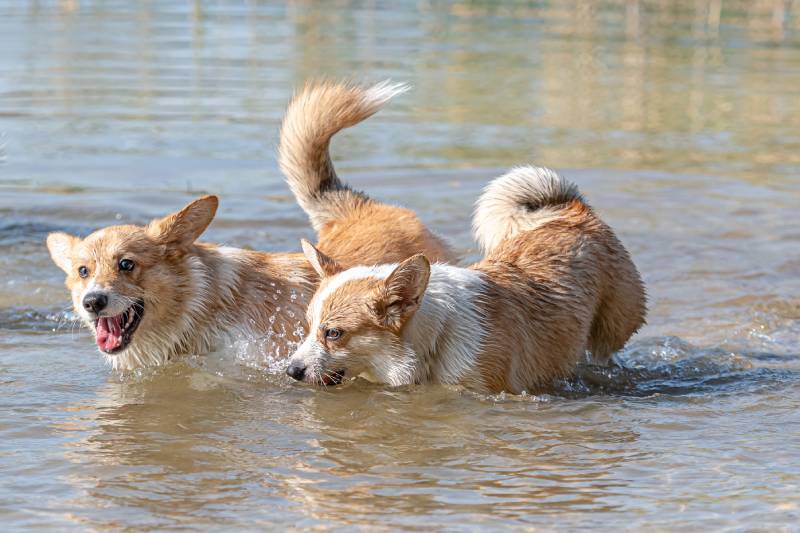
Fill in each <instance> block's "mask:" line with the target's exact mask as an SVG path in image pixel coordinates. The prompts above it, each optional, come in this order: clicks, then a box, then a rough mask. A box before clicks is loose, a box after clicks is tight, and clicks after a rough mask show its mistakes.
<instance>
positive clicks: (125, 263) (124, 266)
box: [119, 259, 133, 272]
mask: <svg viewBox="0 0 800 533" xmlns="http://www.w3.org/2000/svg"><path fill="white" fill-rule="evenodd" d="M119 269H120V270H124V271H125V272H130V271H131V270H133V261H131V260H130V259H122V260H121V261H120V262H119Z"/></svg>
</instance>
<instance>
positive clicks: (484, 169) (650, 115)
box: [0, 0, 800, 530]
mask: <svg viewBox="0 0 800 533" xmlns="http://www.w3.org/2000/svg"><path fill="white" fill-rule="evenodd" d="M320 77H330V78H334V79H342V78H347V79H355V80H362V81H367V82H369V81H379V80H383V79H387V78H391V79H393V80H395V81H398V82H408V83H410V84H411V85H412V86H413V90H412V91H411V92H410V93H408V94H405V95H403V96H401V97H398V98H397V99H396V100H395V101H393V102H391V104H389V105H388V106H387V107H386V109H384V110H383V111H381V112H380V113H379V114H377V115H376V116H374V117H373V118H371V119H369V120H368V121H367V122H365V123H363V124H360V125H358V126H357V127H355V128H353V129H352V130H348V131H346V132H343V133H342V134H340V135H339V136H337V137H336V138H335V140H334V143H333V157H334V161H335V163H336V165H337V168H338V170H339V173H340V175H341V176H342V177H343V178H344V179H345V180H346V181H348V182H350V183H352V184H354V185H355V186H357V187H358V188H362V189H365V190H366V191H367V192H368V193H369V194H371V195H372V196H374V197H376V198H379V199H381V200H385V201H389V202H393V203H398V204H402V205H406V206H408V207H411V208H413V209H415V210H416V211H417V212H418V213H419V214H420V216H421V217H422V218H423V219H424V220H425V222H426V223H428V225H429V226H430V227H432V228H433V229H434V230H436V231H438V232H440V233H442V234H443V235H445V236H446V237H448V238H449V239H450V240H451V241H452V242H453V244H454V245H455V247H456V248H457V249H458V250H459V251H460V252H462V253H463V255H464V258H465V261H468V260H471V259H475V258H477V256H478V254H477V251H476V250H475V246H474V243H473V241H472V238H471V236H470V233H469V224H470V216H471V208H472V203H473V202H474V200H475V198H476V197H477V195H478V194H479V192H480V190H481V188H482V187H483V186H484V185H485V184H486V183H487V182H488V180H489V179H491V178H492V177H494V176H497V175H498V174H500V173H502V172H503V171H505V170H506V169H507V168H509V167H510V166H513V165H518V164H526V163H534V164H538V165H546V166H550V167H554V168H556V169H558V170H559V171H560V172H562V173H563V174H564V175H565V176H566V177H568V178H570V179H572V180H574V181H576V182H577V183H578V185H579V186H580V187H581V189H582V190H583V192H584V193H585V195H586V196H587V198H588V200H589V202H590V203H591V204H592V205H593V206H594V207H595V208H596V209H597V210H598V212H599V213H600V214H601V216H602V217H603V218H604V219H605V220H606V221H607V222H609V223H610V224H611V225H612V226H613V227H614V228H615V230H616V231H617V232H618V234H619V235H620V237H621V239H622V240H623V242H624V243H625V244H626V246H627V247H628V248H629V250H630V251H631V253H632V255H633V258H634V260H635V262H636V263H637V265H638V266H639V268H640V270H641V272H642V275H643V277H644V279H645V281H646V283H647V285H648V291H649V295H650V313H649V324H648V326H647V327H645V328H644V329H643V330H642V331H641V332H640V333H639V334H638V335H637V336H636V337H635V338H634V339H633V340H632V342H631V343H630V345H629V347H628V348H627V349H626V350H624V351H623V352H622V353H620V354H619V355H618V357H617V360H618V362H619V363H620V365H621V369H617V370H614V371H608V370H602V369H591V368H589V369H586V373H585V375H584V376H583V377H581V378H579V379H577V380H576V381H575V382H571V383H568V384H565V385H564V389H563V391H562V392H563V394H560V395H555V396H548V397H533V398H530V397H528V398H522V399H509V398H505V397H492V398H479V397H474V396H470V395H465V394H461V393H458V392H454V391H449V390H414V391H410V392H409V391H395V390H387V389H383V388H375V387H370V386H367V385H364V384H355V385H353V386H350V387H345V388H344V389H343V390H339V391H329V392H324V393H320V392H317V391H314V390H311V389H307V388H302V387H299V386H295V385H293V384H290V383H288V382H287V381H286V380H285V379H284V378H283V376H282V375H281V373H280V368H278V367H275V366H273V367H270V366H269V363H270V361H271V360H270V358H269V356H268V354H265V355H264V356H263V357H262V358H257V359H252V358H248V357H245V356H244V355H243V354H241V353H238V352H236V351H235V350H234V351H233V352H230V351H228V353H223V354H218V355H217V356H215V357H208V358H192V359H189V360H188V361H187V362H183V363H179V364H175V365H172V366H171V367H169V368H167V369H162V370H159V371H154V372H152V373H145V374H142V375H137V376H120V375H116V374H112V373H111V372H110V370H109V369H108V368H106V367H105V366H104V365H103V362H102V360H101V358H100V357H99V356H98V354H97V353H96V352H95V350H94V347H93V345H92V342H91V338H90V335H89V333H88V332H86V331H85V330H81V329H80V328H79V327H78V325H77V324H76V322H75V321H74V319H75V315H74V314H73V313H72V311H71V308H70V304H69V296H68V293H67V291H66V290H65V289H64V287H63V285H62V283H63V273H62V272H61V271H59V270H58V269H57V268H56V267H55V265H53V264H52V263H51V261H50V259H49V257H48V255H47V252H46V250H45V248H44V245H43V241H44V238H45V236H46V234H47V233H48V232H49V231H54V230H66V231H70V232H73V233H76V234H79V235H86V234H88V233H89V232H90V231H92V230H93V229H96V228H98V227H101V226H105V225H108V224H114V223H120V222H133V223H143V222H146V221H147V220H149V219H150V218H152V217H156V216H161V215H164V214H165V213H168V212H170V211H172V210H174V209H176V208H178V207H180V206H181V205H183V204H184V203H186V202H188V201H189V200H191V199H192V198H193V197H195V196H197V195H199V194H201V193H206V192H209V193H216V194H220V195H221V201H222V204H221V208H220V211H219V213H218V216H217V219H216V220H215V222H214V223H213V225H212V226H211V228H210V229H209V230H208V232H207V233H206V238H207V239H208V240H210V241H215V242H221V243H225V244H229V245H235V246H248V247H253V248H257V249H264V250H281V251H285V250H298V249H299V239H300V238H301V237H307V238H311V237H312V236H313V235H312V232H311V231H310V229H309V228H308V223H307V220H306V218H305V216H304V215H303V213H302V212H301V211H300V209H299V208H298V207H297V206H296V205H295V203H294V200H293V199H292V197H291V196H290V194H289V192H288V190H287V188H286V186H285V185H284V183H283V181H282V177H281V175H280V173H279V171H278V168H277V164H276V161H275V147H276V145H277V142H278V138H277V133H278V127H279V123H280V120H281V117H282V114H283V111H284V109H285V105H286V102H287V100H288V99H289V98H290V96H291V94H292V92H293V90H294V89H295V88H296V87H298V86H300V85H301V84H302V83H304V81H306V80H308V79H313V78H320ZM799 132H800V1H798V0H752V1H745V0H651V1H636V0H606V1H603V2H591V1H570V0H565V1H538V2H527V1H508V2H481V1H474V2H458V1H449V2H426V1H418V2H394V1H364V2H357V1H343V0H333V1H325V2H322V1H320V2H314V1H291V2H270V1H255V0H252V1H247V2H244V1H242V2H201V1H195V2H191V1H176V0H164V1H159V2H156V1H149V2H148V1H142V2H132V1H112V0H107V1H102V0H96V1H88V0H70V1H54V2H45V1H33V0H31V1H23V0H17V1H15V0H0V269H2V272H3V275H2V276H0V476H2V478H3V479H2V481H3V482H2V483H0V518H2V521H3V522H4V523H5V524H6V525H8V526H9V527H13V528H23V527H25V528H33V527H41V528H50V529H52V528H78V529H80V528H100V529H131V528H151V527H156V528H167V527H186V528H198V527H209V526H216V527H223V528H225V527H228V528H242V527H267V526H270V527H278V526H285V527H290V526H298V527H332V528H346V527H347V526H348V525H352V524H362V525H370V526H373V527H378V528H380V527H405V528H410V529H413V528H428V527H437V526H438V527H443V528H447V527H461V526H463V525H464V524H474V527H475V528H478V527H487V528H499V527H504V528H507V527H519V528H529V527H536V528H545V529H547V528H552V527H553V524H558V529H574V528H587V527H601V528H604V529H612V530H623V529H626V528H631V529H642V528H645V529H658V528H662V529H674V528H678V527H681V528H684V529H686V530H692V529H693V528H696V529H701V530H709V529H724V528H743V529H749V528H766V529H770V530H776V529H781V528H784V529H786V528H788V527H790V526H788V525H787V524H790V523H796V522H797V520H798V519H800V515H799V514H798V513H799V512H800V510H798V505H797V503H796V494H797V489H798V486H800V470H799V469H798V465H800V461H798V457H800V449H798V447H799V446H800V443H798V442H797V439H796V438H795V437H796V433H797V432H796V428H797V427H800V418H798V417H799V416H800V415H798V413H800V409H799V408H800V387H798V384H800V355H799V354H798V346H800V230H798V221H799V220H800V218H798V210H800V180H798V172H800V133H799ZM278 366H280V365H278ZM792 431H793V433H792Z"/></svg>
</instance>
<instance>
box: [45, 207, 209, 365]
mask: <svg viewBox="0 0 800 533" xmlns="http://www.w3.org/2000/svg"><path fill="white" fill-rule="evenodd" d="M217 205H218V200H217V197H216V196H205V197H203V198H199V199H197V200H195V201H194V202H192V203H190V204H189V205H187V206H186V207H184V208H183V209H181V210H180V211H178V212H176V213H173V214H171V215H169V216H166V217H164V218H161V219H156V220H153V221H152V222H151V223H150V224H148V225H147V226H133V225H125V226H109V227H107V228H104V229H101V230H98V231H95V232H94V233H92V234H91V235H89V236H88V237H86V238H85V239H80V238H78V237H74V236H72V235H67V234H66V233H62V232H57V233H51V234H50V235H48V236H47V248H48V249H49V250H50V255H51V257H52V258H53V261H54V262H55V263H56V265H58V266H59V267H60V268H61V269H62V270H63V271H64V272H66V273H67V280H66V285H67V288H69V290H70V291H71V292H72V303H73V305H74V307H75V311H76V312H77V313H78V314H79V315H80V317H81V318H82V319H83V321H84V322H86V324H87V325H88V326H90V328H91V329H92V330H93V331H94V334H95V341H96V343H97V347H98V348H99V349H100V351H101V352H103V353H105V354H106V355H108V356H110V357H111V358H112V361H113V360H114V359H113V358H114V357H116V356H118V355H120V354H122V353H123V352H125V351H126V350H129V349H131V348H134V347H135V346H136V345H137V338H139V337H142V336H145V337H147V336H149V337H151V338H154V337H155V336H156V335H158V336H161V337H165V330H166V329H168V328H170V327H171V325H174V323H175V315H176V314H179V310H177V309H175V306H180V305H181V302H182V301H183V300H185V293H186V291H187V290H191V289H192V288H191V287H187V285H188V282H187V276H186V268H187V266H186V264H185V263H186V262H185V256H186V254H187V253H188V252H189V250H190V249H191V248H192V245H193V243H194V242H195V240H196V239H197V238H198V237H199V236H200V234H201V233H203V231H204V230H205V229H206V227H208V225H209V224H210V223H211V221H212V220H213V218H214V214H215V213H216V210H217ZM137 332H138V333H137Z"/></svg>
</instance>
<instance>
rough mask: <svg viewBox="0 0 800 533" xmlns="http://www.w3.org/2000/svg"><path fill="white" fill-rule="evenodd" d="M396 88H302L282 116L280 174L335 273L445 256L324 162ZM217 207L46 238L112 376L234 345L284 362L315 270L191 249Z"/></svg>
mask: <svg viewBox="0 0 800 533" xmlns="http://www.w3.org/2000/svg"><path fill="white" fill-rule="evenodd" d="M404 91H405V86H403V85H394V84H390V83H388V82H383V83H379V84H377V85H373V86H366V87H363V86H357V85H353V84H348V83H332V82H324V83H312V84H309V85H306V86H305V88H304V89H302V90H301V91H300V92H299V93H297V94H296V95H295V96H294V98H293V99H292V100H291V102H290V104H289V106H288V108H287V111H286V115H285V118H284V120H283V124H282V126H281V133H280V148H279V154H278V155H279V162H280V167H281V169H282V171H283V172H284V174H285V176H286V179H287V181H288V184H289V187H290V189H291V190H292V192H293V193H294V195H295V196H296V198H297V200H298V202H299V204H300V206H301V207H302V208H303V210H304V211H305V212H306V213H307V214H308V216H309V218H310V219H311V222H312V224H313V227H314V229H315V230H316V231H317V234H318V237H319V248H320V249H321V250H324V251H325V252H326V253H330V254H331V255H334V256H336V257H338V258H340V260H341V261H342V262H343V263H344V264H346V265H355V264H362V263H378V262H383V261H400V260H402V259H405V258H407V257H409V256H411V255H413V254H416V253H425V254H429V255H430V257H433V258H436V259H437V260H441V261H448V260H451V259H452V258H453V256H452V254H451V252H450V249H449V248H448V246H447V245H446V244H445V243H444V242H443V241H442V240H441V239H440V238H439V237H437V236H435V235H434V234H432V233H431V232H430V231H428V229H427V228H426V227H425V226H424V225H423V224H422V222H421V221H420V220H419V219H418V218H417V216H416V215H415V214H414V213H413V212H412V211H410V210H407V209H403V208H400V207H394V206H389V205H386V204H383V203H381V202H378V201H376V200H373V199H371V198H370V197H368V196H367V195H365V194H363V193H361V192H357V191H354V190H351V189H350V188H349V187H348V186H347V185H345V184H343V183H342V182H341V181H340V180H339V178H338V177H337V175H336V172H335V170H334V167H333V164H332V163H331V158H330V154H329V145H330V140H331V138H332V137H333V135H334V134H336V133H337V132H338V131H340V130H342V129H343V128H347V127H350V126H353V125H355V124H357V123H359V122H361V121H362V120H364V119H366V118H368V117H369V116H371V115H372V114H374V113H375V112H377V111H378V110H379V109H380V108H381V107H382V106H383V105H384V104H385V103H386V102H388V101H389V100H390V99H391V98H392V97H393V96H395V95H397V94H399V93H402V92H404ZM217 205H218V200H217V198H216V197H215V196H205V197H203V198H199V199H197V200H195V201H193V202H191V203H190V204H188V205H187V206H185V207H184V208H183V209H181V210H180V211H177V212H175V213H173V214H171V215H169V216H166V217H164V218H161V219H157V220H153V221H152V222H150V223H149V224H147V225H146V226H135V225H121V226H111V227H106V228H103V229H100V230H98V231H95V232H94V233H92V234H90V235H89V236H88V237H86V238H78V237H75V236H72V235H68V234H66V233H62V232H56V233H51V234H50V235H49V236H48V237H47V247H48V249H49V251H50V254H51V256H52V258H53V261H54V262H55V263H56V265H58V266H59V267H60V268H61V269H62V270H64V272H66V274H67V278H66V285H67V287H68V288H69V290H70V292H71V294H72V303H73V305H74V308H75V311H76V312H77V313H78V315H79V316H80V318H81V319H82V320H83V322H85V323H86V324H87V325H88V326H89V328H90V329H91V330H92V331H93V332H94V336H95V342H96V344H97V347H98V348H99V350H100V351H101V352H102V353H103V354H104V355H105V356H106V357H107V359H108V361H109V362H110V363H111V365H112V366H113V367H114V368H115V369H120V370H129V369H133V368H137V367H143V366H154V365H159V364H163V363H165V362H166V361H168V360H170V359H172V358H174V357H176V356H178V355H181V354H202V353H205V352H208V351H210V350H213V349H216V348H217V347H219V346H220V343H221V342H222V341H225V340H233V339H236V338H242V337H244V338H250V339H264V338H271V339H272V341H274V342H273V345H272V349H273V351H274V352H276V353H277V355H281V354H284V355H288V347H289V346H291V345H292V343H296V342H297V341H299V340H300V338H301V337H302V335H303V333H304V331H303V324H302V322H301V321H302V317H303V316H304V313H305V304H306V302H307V301H308V299H310V297H311V295H312V294H313V292H314V289H315V287H316V284H317V282H318V277H317V275H316V273H315V272H314V270H313V269H311V268H310V267H309V265H308V262H307V261H306V259H305V257H304V256H303V254H300V253H261V252H256V251H249V250H242V249H236V248H230V247H223V246H217V245H215V244H209V243H202V242H197V239H198V238H199V237H200V235H201V234H202V233H203V231H204V230H205V229H206V228H207V227H208V225H209V224H210V223H211V221H212V219H213V218H214V215H215V213H216V210H217ZM294 317H298V318H294ZM298 322H301V324H300V326H299V327H298Z"/></svg>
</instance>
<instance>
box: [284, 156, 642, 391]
mask: <svg viewBox="0 0 800 533" xmlns="http://www.w3.org/2000/svg"><path fill="white" fill-rule="evenodd" d="M474 230H475V234H476V237H477V239H478V241H479V242H480V243H481V245H482V246H483V248H484V250H485V253H486V256H485V259H484V260H483V261H481V262H479V263H477V264H475V265H472V266H471V267H469V268H458V267H454V266H448V265H443V264H434V265H433V266H431V265H430V264H429V262H428V259H426V257H425V256H424V255H421V254H420V255H416V256H414V257H411V258H409V259H407V260H405V261H403V262H401V263H399V264H387V265H380V266H375V267H363V266H361V267H355V268H351V269H349V270H344V269H342V267H340V266H339V265H338V264H337V263H336V261H335V260H334V259H331V258H330V257H328V256H326V255H325V254H323V253H322V252H320V251H319V250H317V249H316V248H314V247H313V246H312V245H311V244H310V243H308V242H304V243H303V248H304V251H305V253H306V257H307V258H308V260H309V262H310V263H311V265H312V266H313V267H314V269H315V270H316V271H317V272H318V273H319V275H320V276H321V277H322V282H321V283H320V286H319V289H318V290H317V292H316V294H315V295H314V297H313V298H312V300H311V302H310V305H309V308H308V314H307V318H308V323H309V327H310V329H309V334H308V336H307V338H306V339H305V341H304V342H303V343H302V344H301V345H300V347H299V349H298V350H297V352H296V353H295V354H294V355H293V356H292V358H291V359H290V361H289V366H288V369H287V373H288V374H289V375H290V376H291V377H293V378H295V379H297V380H301V381H306V382H309V383H316V384H326V385H330V384H337V383H340V382H341V381H342V379H344V378H350V377H355V376H362V377H365V378H366V379H369V380H371V381H376V382H380V383H386V384H390V385H405V384H414V383H441V384H453V385H460V386H464V387H466V388H468V389H471V390H476V391H481V392H492V393H496V392H501V391H508V392H511V393H520V392H522V391H528V392H537V391H542V390H546V389H547V388H549V387H550V386H552V384H553V382H554V380H556V379H559V378H564V377H568V376H569V375H570V374H571V372H572V371H573V369H574V367H575V365H576V363H577V362H578V361H579V360H580V359H581V358H583V357H584V356H585V353H586V351H587V350H588V351H591V352H592V354H593V356H594V357H595V358H596V359H599V360H601V361H604V360H607V359H608V358H609V357H610V355H611V354H612V352H614V351H615V350H618V349H620V348H622V347H623V345H624V344H625V342H626V341H627V340H628V339H629V338H630V336H631V335H633V333H634V332H636V331H637V330H638V329H639V328H640V327H641V326H642V324H643V323H644V319H645V292H644V287H643V285H642V282H641V280H640V278H639V273H638V272H637V270H636V267H635V266H634V264H633V262H632V261H631V259H630V257H629V256H628V253H627V251H626V250H625V248H624V247H623V246H622V244H621V243H620V242H619V240H618V239H617V237H616V236H615V235H614V232H613V231H612V230H611V228H609V227H608V226H607V225H606V224H604V223H603V222H602V221H601V220H600V218H599V217H598V216H597V215H596V214H595V213H594V211H593V210H592V209H591V208H590V207H589V206H588V205H587V204H586V203H585V202H584V200H583V198H582V197H581V195H580V193H579V192H578V189H577V187H576V186H575V185H574V184H572V183H570V182H568V181H566V180H564V179H562V178H561V177H559V176H558V175H557V174H556V173H555V172H553V171H551V170H548V169H544V168H534V167H523V168H517V169H515V170H513V171H511V172H509V173H508V174H506V175H504V176H501V177H500V178H497V179H496V180H494V181H493V182H492V183H490V184H489V186H488V187H487V188H486V190H485V191H484V193H483V195H482V196H481V198H480V199H479V201H478V203H477V208H476V212H475V219H474Z"/></svg>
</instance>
